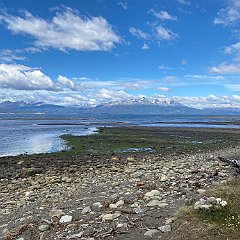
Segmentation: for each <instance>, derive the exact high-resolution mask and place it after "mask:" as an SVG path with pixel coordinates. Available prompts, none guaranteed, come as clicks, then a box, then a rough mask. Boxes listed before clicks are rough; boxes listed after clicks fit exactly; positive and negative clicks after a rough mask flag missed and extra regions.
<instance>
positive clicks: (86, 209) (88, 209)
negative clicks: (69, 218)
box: [81, 207, 92, 215]
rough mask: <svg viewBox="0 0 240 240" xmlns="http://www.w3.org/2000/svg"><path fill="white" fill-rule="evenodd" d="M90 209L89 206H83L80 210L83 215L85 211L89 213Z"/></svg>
mask: <svg viewBox="0 0 240 240" xmlns="http://www.w3.org/2000/svg"><path fill="white" fill-rule="evenodd" d="M91 211H92V210H91V208H90V207H85V208H84V209H83V210H82V212H81V213H82V214H83V215H84V214H87V213H90V212H91Z"/></svg>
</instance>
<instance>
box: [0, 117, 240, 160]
mask: <svg viewBox="0 0 240 240" xmlns="http://www.w3.org/2000/svg"><path fill="white" fill-rule="evenodd" d="M53 118H58V120H56V119H53ZM59 118H60V119H59ZM233 120H236V119H235V118H231V117H224V118H212V117H211V118H210V117H206V116H205V117H199V116H198V117H194V116H192V117H186V116H185V117H163V116H147V115H145V116H114V117H113V116H102V117H98V118H96V117H84V118H76V116H70V117H69V116H64V115H62V116H53V115H27V114H25V115H21V114H18V115H16V114H5V115H4V114H1V116H0V156H10V155H11V156H13V155H19V154H33V153H48V152H56V151H61V150H64V149H66V148H67V146H66V144H65V142H64V141H63V140H62V139H61V138H60V137H59V136H61V135H63V134H72V135H79V136H83V135H89V134H93V133H95V131H96V130H97V127H100V126H116V125H120V126H121V125H122V126H125V125H137V126H139V125H140V126H175V127H216V128H219V127H221V128H240V125H232V124H231V121H233ZM238 120H239V118H238ZM219 121H220V122H222V121H224V122H229V124H228V123H227V124H226V123H225V124H224V125H217V124H216V122H219ZM161 122H164V123H161ZM181 122H193V123H194V122H195V123H197V124H193V123H187V124H186V123H184V124H183V123H181ZM199 122H210V123H211V124H208V125H206V124H202V123H199ZM71 124H72V125H71Z"/></svg>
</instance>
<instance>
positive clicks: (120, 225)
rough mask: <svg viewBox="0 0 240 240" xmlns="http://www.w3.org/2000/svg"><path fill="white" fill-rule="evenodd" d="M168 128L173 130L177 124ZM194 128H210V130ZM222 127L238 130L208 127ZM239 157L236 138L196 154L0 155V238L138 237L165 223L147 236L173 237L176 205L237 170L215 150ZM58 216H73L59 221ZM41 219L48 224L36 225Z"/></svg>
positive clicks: (26, 239) (136, 129) (134, 239)
mask: <svg viewBox="0 0 240 240" xmlns="http://www.w3.org/2000/svg"><path fill="white" fill-rule="evenodd" d="M123 129H124V128H123ZM130 129H132V130H133V131H134V132H137V131H138V130H139V129H140V132H138V134H143V133H144V134H145V131H147V132H148V133H149V132H150V133H152V132H154V133H156V130H157V128H155V127H152V128H149V127H134V128H133V127H129V128H127V129H126V131H129V130H130ZM158 129H159V128H158ZM167 130H169V128H168V127H167V128H161V131H163V132H164V131H167ZM171 131H173V132H175V133H176V129H175V128H171ZM189 131H190V132H191V131H193V129H188V128H185V129H181V134H182V133H183V132H186V133H188V132H189ZM194 131H195V134H200V133H201V132H206V133H207V135H209V129H208V130H206V129H194ZM226 131H228V132H229V133H230V134H233V133H234V134H236V130H226V129H222V130H216V129H212V130H211V131H210V132H212V133H213V134H214V133H216V132H219V134H223V133H226ZM237 134H239V131H237ZM140 136H142V135H140ZM147 136H148V135H147ZM136 140H137V139H136ZM226 141H227V140H226ZM239 156H240V144H238V145H237V144H235V145H234V146H232V145H229V146H228V147H225V148H220V149H217V150H211V149H207V150H206V151H201V152H198V151H196V152H194V153H193V152H181V153H180V152H174V151H172V150H170V151H169V152H166V153H161V152H158V153H149V154H148V153H147V154H146V153H128V154H120V155H116V154H114V155H112V154H105V155H99V154H93V155H58V154H40V155H30V156H15V157H5V158H0V165H1V169H2V170H1V172H0V173H1V174H0V180H1V181H0V189H1V191H0V199H1V201H0V203H1V208H0V210H1V215H0V236H1V234H2V236H3V239H4V240H5V239H6V240H12V239H17V238H18V237H23V238H24V239H25V240H28V239H31V240H32V239H33V240H35V239H36V240H38V239H42V240H44V239H49V240H52V239H88V238H93V239H96V240H97V239H112V237H114V239H119V240H124V239H130V240H136V239H140V240H141V239H146V235H144V234H146V233H147V232H148V234H150V233H149V231H151V230H152V229H158V227H161V226H166V225H170V226H171V229H172V230H171V231H169V232H168V231H167V232H161V231H158V234H157V235H156V236H155V235H154V236H153V237H152V239H158V236H161V237H162V238H164V239H171V235H172V233H173V232H174V224H175V217H174V216H175V215H174V214H175V212H176V211H177V210H178V209H179V208H180V207H181V206H183V205H185V204H191V203H192V202H193V201H194V199H196V196H198V193H199V192H200V190H201V189H204V190H207V189H211V188H213V187H214V186H216V185H219V184H221V183H223V182H226V181H229V180H231V179H233V178H235V177H236V176H237V173H236V170H235V169H234V168H233V167H232V166H229V165H228V164H226V163H224V162H221V161H220V160H219V157H226V158H239ZM152 190H154V191H153V192H152ZM53 210H54V211H55V212H54V211H53ZM56 215H57V216H56ZM62 215H63V216H66V215H68V216H71V217H72V220H71V221H70V222H67V223H60V219H61V216H62ZM43 225H45V228H46V230H44V231H42V230H39V229H43ZM41 226H42V227H41ZM78 236H81V237H78Z"/></svg>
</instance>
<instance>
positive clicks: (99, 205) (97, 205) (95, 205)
mask: <svg viewBox="0 0 240 240" xmlns="http://www.w3.org/2000/svg"><path fill="white" fill-rule="evenodd" d="M93 206H94V207H98V208H102V207H103V205H102V204H101V203H100V202H96V203H94V204H93Z"/></svg>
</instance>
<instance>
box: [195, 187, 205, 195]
mask: <svg viewBox="0 0 240 240" xmlns="http://www.w3.org/2000/svg"><path fill="white" fill-rule="evenodd" d="M197 192H198V193H199V194H203V193H205V192H206V190H204V189H201V188H200V189H198V190H197Z"/></svg>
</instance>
